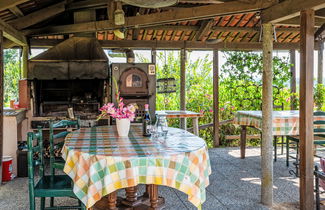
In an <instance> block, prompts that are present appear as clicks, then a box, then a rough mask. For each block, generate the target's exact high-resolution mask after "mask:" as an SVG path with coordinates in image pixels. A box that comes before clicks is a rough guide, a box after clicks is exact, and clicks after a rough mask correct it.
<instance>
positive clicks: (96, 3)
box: [67, 0, 108, 10]
mask: <svg viewBox="0 0 325 210" xmlns="http://www.w3.org/2000/svg"><path fill="white" fill-rule="evenodd" d="M107 3H108V0H84V1H78V2H72V3H70V4H68V5H67V10H79V9H88V8H92V9H95V8H104V7H107Z"/></svg>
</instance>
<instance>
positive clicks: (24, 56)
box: [21, 46, 28, 79]
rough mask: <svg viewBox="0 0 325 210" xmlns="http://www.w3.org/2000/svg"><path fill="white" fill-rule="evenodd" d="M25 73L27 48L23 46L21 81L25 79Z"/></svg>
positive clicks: (26, 68) (26, 69)
mask: <svg viewBox="0 0 325 210" xmlns="http://www.w3.org/2000/svg"><path fill="white" fill-rule="evenodd" d="M27 71H28V46H24V47H23V52H22V72H21V78H22V79H26V78H27Z"/></svg>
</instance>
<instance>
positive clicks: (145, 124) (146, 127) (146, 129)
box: [142, 104, 151, 136]
mask: <svg viewBox="0 0 325 210" xmlns="http://www.w3.org/2000/svg"><path fill="white" fill-rule="evenodd" d="M144 110H145V114H144V117H143V120H142V129H143V130H142V132H143V136H151V133H150V125H151V118H150V113H149V104H145V105H144Z"/></svg>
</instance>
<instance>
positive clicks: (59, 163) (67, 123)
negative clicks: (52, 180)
mask: <svg viewBox="0 0 325 210" xmlns="http://www.w3.org/2000/svg"><path fill="white" fill-rule="evenodd" d="M49 125H50V138H49V140H50V168H51V174H52V175H54V174H55V169H60V170H63V168H64V164H65V161H64V160H63V158H62V157H56V156H55V150H57V149H61V148H62V147H63V144H64V142H60V143H57V144H55V140H56V139H61V138H64V137H66V136H67V135H68V134H69V133H70V132H69V131H67V130H65V131H62V132H59V133H56V134H54V129H56V128H68V127H75V128H77V129H79V128H80V123H79V119H77V120H74V121H71V120H61V121H59V122H57V123H53V121H50V123H49Z"/></svg>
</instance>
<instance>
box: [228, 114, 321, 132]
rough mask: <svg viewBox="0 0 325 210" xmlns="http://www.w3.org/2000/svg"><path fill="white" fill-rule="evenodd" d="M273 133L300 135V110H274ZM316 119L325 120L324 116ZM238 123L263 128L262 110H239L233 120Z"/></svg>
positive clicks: (315, 118)
mask: <svg viewBox="0 0 325 210" xmlns="http://www.w3.org/2000/svg"><path fill="white" fill-rule="evenodd" d="M272 114H273V120H272V126H273V135H274V136H287V135H299V111H298V110H292V111H273V113H272ZM314 120H325V118H324V116H317V117H316V116H314ZM233 123H234V124H237V125H246V126H252V127H255V128H257V129H262V111H238V112H237V113H236V114H235V118H234V121H233Z"/></svg>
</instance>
